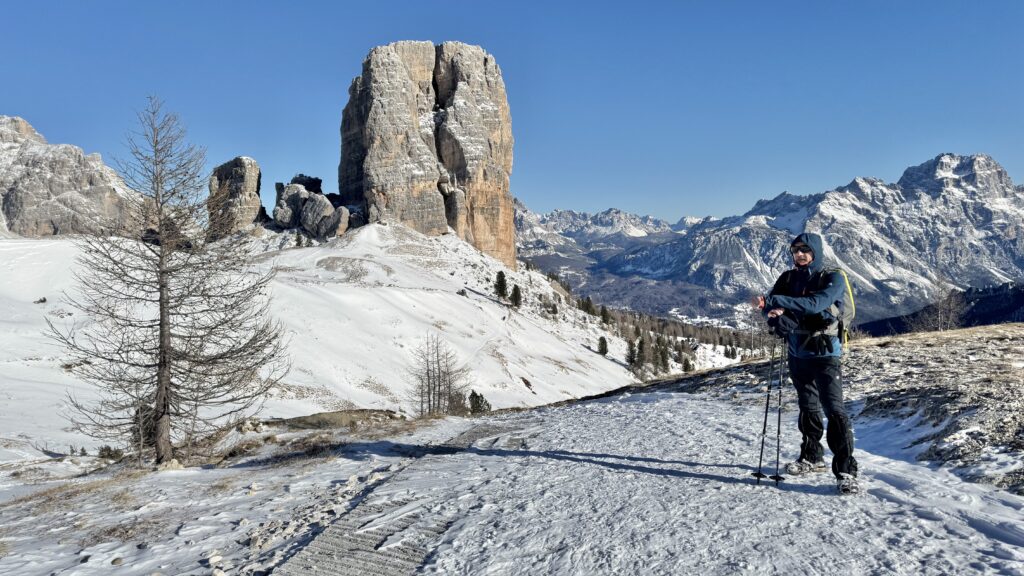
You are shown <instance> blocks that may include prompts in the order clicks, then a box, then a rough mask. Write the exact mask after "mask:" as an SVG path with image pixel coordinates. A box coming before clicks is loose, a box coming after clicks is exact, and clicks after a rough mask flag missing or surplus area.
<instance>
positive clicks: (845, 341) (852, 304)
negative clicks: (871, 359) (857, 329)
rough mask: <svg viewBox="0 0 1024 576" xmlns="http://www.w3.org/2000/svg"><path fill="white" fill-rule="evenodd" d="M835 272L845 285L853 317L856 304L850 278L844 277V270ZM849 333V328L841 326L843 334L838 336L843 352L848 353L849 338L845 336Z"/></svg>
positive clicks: (855, 313)
mask: <svg viewBox="0 0 1024 576" xmlns="http://www.w3.org/2000/svg"><path fill="white" fill-rule="evenodd" d="M836 271H837V272H839V273H840V274H842V275H843V282H845V283H846V294H847V295H848V296H849V297H850V308H852V310H851V312H853V315H854V316H856V315H857V303H856V301H855V300H854V299H853V287H852V286H850V278H849V277H847V276H846V270H843V269H842V268H837V269H836ZM849 333H850V327H849V326H843V333H842V334H840V336H839V337H840V338H841V339H842V344H843V352H847V351H849V348H850V345H849V342H848V340H849V338H847V335H848V334H849Z"/></svg>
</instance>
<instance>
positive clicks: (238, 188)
mask: <svg viewBox="0 0 1024 576" xmlns="http://www.w3.org/2000/svg"><path fill="white" fill-rule="evenodd" d="M261 207H262V203H261V202H260V165H259V164H257V163H256V161H255V160H253V159H252V158H249V157H248V156H238V157H237V158H235V159H233V160H229V161H227V162H225V163H223V164H221V165H220V166H217V167H216V168H214V170H213V174H211V175H210V200H209V202H207V208H208V209H209V211H210V229H211V231H210V239H211V240H217V239H219V238H223V237H225V236H228V235H231V234H234V233H235V232H238V231H239V230H243V229H245V228H248V227H249V226H251V225H252V223H253V222H255V221H256V219H257V218H258V217H259V214H260V208H261Z"/></svg>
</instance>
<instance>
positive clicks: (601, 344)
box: [597, 336, 608, 356]
mask: <svg viewBox="0 0 1024 576" xmlns="http://www.w3.org/2000/svg"><path fill="white" fill-rule="evenodd" d="M597 353H598V354H600V355H601V356H607V355H608V340H607V339H606V338H605V337H604V336H601V337H600V338H598V339H597Z"/></svg>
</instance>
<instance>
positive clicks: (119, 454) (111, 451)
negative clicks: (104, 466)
mask: <svg viewBox="0 0 1024 576" xmlns="http://www.w3.org/2000/svg"><path fill="white" fill-rule="evenodd" d="M96 455H97V456H99V457H100V458H105V459H107V460H120V459H121V458H124V450H121V449H120V448H113V447H111V446H109V445H107V444H104V445H103V446H100V450H99V452H97V453H96Z"/></svg>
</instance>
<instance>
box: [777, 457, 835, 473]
mask: <svg viewBox="0 0 1024 576" xmlns="http://www.w3.org/2000/svg"><path fill="white" fill-rule="evenodd" d="M826 469H827V468H826V466H825V462H824V461H819V462H808V461H807V460H804V459H803V458H801V459H799V460H797V461H796V462H790V463H789V464H786V473H787V474H789V475H791V476H799V475H801V474H810V473H811V472H824V471H825V470H826Z"/></svg>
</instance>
